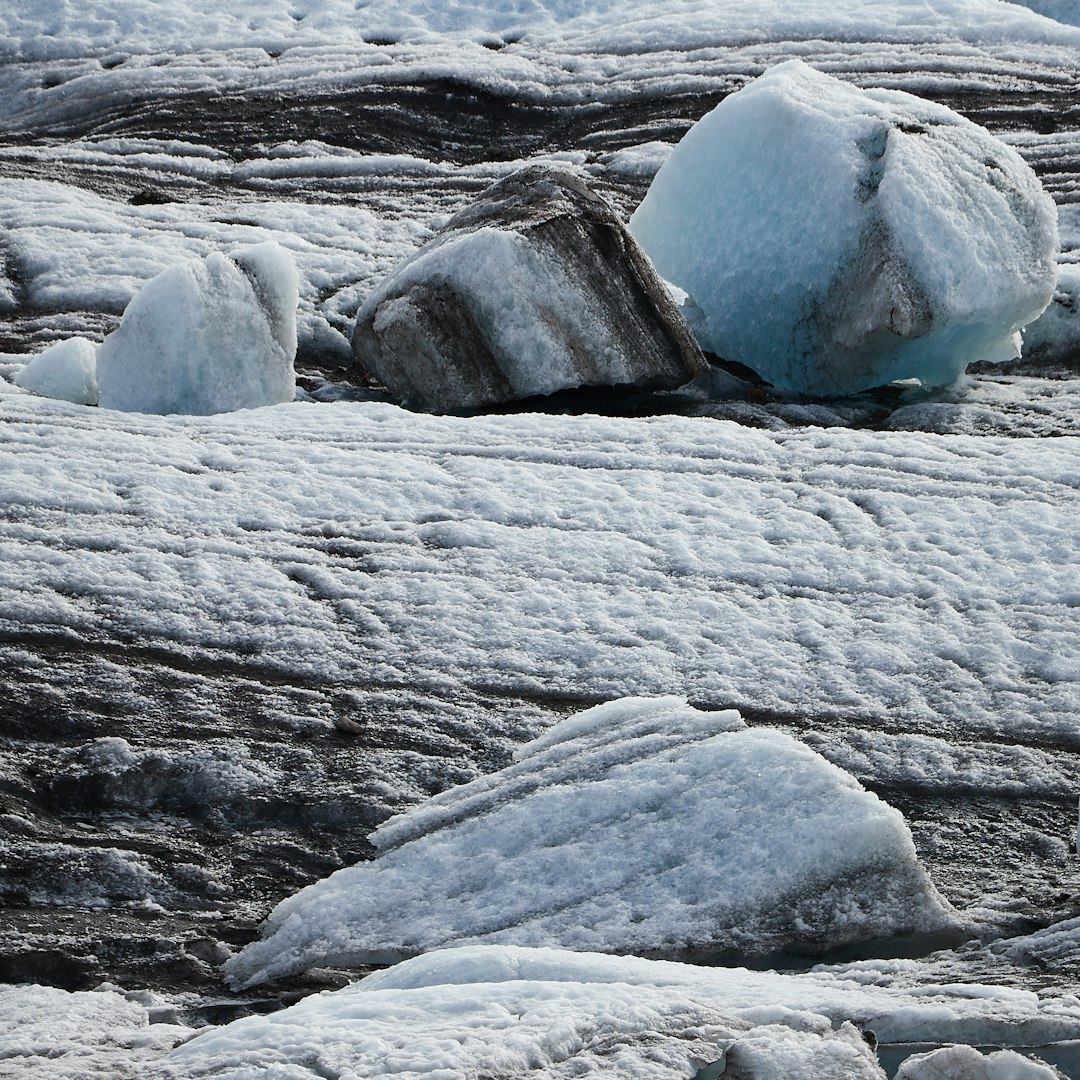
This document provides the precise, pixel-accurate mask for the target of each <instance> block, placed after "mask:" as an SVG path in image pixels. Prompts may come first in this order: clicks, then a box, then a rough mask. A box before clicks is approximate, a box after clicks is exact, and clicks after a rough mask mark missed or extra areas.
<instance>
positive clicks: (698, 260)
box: [630, 60, 1057, 394]
mask: <svg viewBox="0 0 1080 1080" xmlns="http://www.w3.org/2000/svg"><path fill="white" fill-rule="evenodd" d="M630 228H631V231H632V232H633V233H634V235H635V236H636V237H637V239H638V240H639V242H640V243H641V245H642V246H643V247H644V248H645V251H646V252H647V253H648V254H649V255H650V256H651V258H652V259H653V261H654V262H655V264H656V266H657V269H658V270H659V271H660V273H661V274H662V275H663V276H664V277H665V278H667V279H668V280H670V281H672V282H674V284H676V285H677V286H679V287H680V288H682V289H684V290H685V291H686V292H687V294H688V296H689V299H688V301H687V307H688V309H689V311H690V313H691V315H692V316H694V317H692V318H690V322H691V325H692V326H693V327H694V329H695V332H696V333H697V334H698V337H699V341H700V343H701V344H702V346H703V347H704V348H706V349H708V350H711V351H712V352H714V353H717V354H719V355H721V356H723V357H725V358H726V359H728V360H736V361H739V362H741V363H743V364H745V365H747V366H748V367H750V368H752V369H753V370H754V371H756V372H757V373H758V374H759V375H761V376H762V377H763V378H765V379H767V380H768V381H769V382H771V383H773V384H774V385H776V386H779V387H783V388H785V389H790V390H797V391H804V392H807V393H813V394H848V393H853V392H856V391H859V390H862V389H866V388H868V387H873V386H879V385H882V384H884V383H888V382H891V381H893V380H895V379H919V380H920V381H921V382H923V383H924V384H926V385H930V386H942V385H947V384H949V383H951V382H953V381H954V380H955V379H956V378H957V376H959V375H960V374H961V373H962V372H963V370H964V368H965V367H966V365H967V364H968V363H970V362H972V361H976V360H988V361H999V360H1008V359H1012V358H1013V357H1014V356H1016V355H1018V349H1019V338H1018V337H1017V332H1018V331H1019V330H1020V328H1021V327H1023V326H1024V325H1026V324H1027V323H1028V322H1030V321H1032V320H1033V319H1035V318H1036V317H1037V316H1038V315H1039V313H1040V312H1041V311H1042V310H1043V309H1044V308H1045V307H1046V305H1047V304H1048V303H1049V302H1050V299H1051V297H1052V295H1053V292H1054V280H1055V273H1056V266H1055V252H1056V250H1057V222H1056V214H1055V209H1054V204H1053V202H1052V201H1051V200H1050V198H1049V196H1048V195H1047V194H1046V193H1045V192H1044V191H1043V190H1042V187H1041V186H1040V184H1039V181H1038V179H1037V178H1036V177H1035V174H1034V173H1033V172H1032V171H1031V169H1030V168H1029V167H1028V166H1027V165H1026V164H1025V163H1024V161H1023V160H1022V159H1021V158H1020V156H1019V155H1018V154H1017V153H1016V152H1015V151H1014V150H1013V149H1011V148H1010V147H1008V146H1006V145H1004V144H1003V143H1001V142H1000V141H998V140H997V139H995V138H994V137H993V136H991V135H990V134H989V133H988V132H987V131H985V130H984V129H982V128H980V127H978V126H977V125H975V124H973V123H971V122H970V121H968V120H966V119H964V118H963V117H961V116H959V115H957V114H956V113H954V112H952V111H951V110H949V109H947V108H945V107H944V106H941V105H937V104H934V103H932V102H927V101H923V100H921V99H919V98H915V97H913V96H911V95H909V94H905V93H902V92H899V91H890V90H867V91H863V90H859V89H857V88H855V87H852V86H850V85H847V84H845V83H842V82H840V81H839V80H837V79H834V78H831V77H830V76H828V75H824V74H821V73H820V72H817V71H814V70H813V69H812V68H810V67H808V66H807V65H806V64H804V63H802V62H801V61H798V60H792V61H789V62H787V63H784V64H780V65H778V66H777V67H775V68H772V69H771V70H770V71H768V72H767V73H766V74H765V75H763V76H762V77H761V78H759V79H758V80H757V81H756V82H754V83H752V84H750V85H749V86H748V87H746V88H744V89H743V90H740V91H739V92H738V93H736V94H733V95H731V96H730V97H728V98H726V99H725V100H724V101H723V102H721V104H720V105H719V106H717V108H716V109H714V110H713V111H712V112H711V113H709V114H708V115H707V116H706V117H705V118H704V119H702V120H701V121H699V122H698V123H697V124H696V125H695V126H694V127H693V128H691V130H690V131H689V132H688V133H687V134H686V136H685V137H684V138H683V140H682V142H681V143H680V144H679V145H678V147H677V148H676V149H675V152H674V153H673V154H672V155H671V157H670V158H669V160H668V161H667V162H666V164H665V165H664V166H663V167H662V168H661V169H660V171H659V172H658V173H657V175H656V178H655V180H654V181H653V184H652V186H651V187H650V188H649V191H648V193H647V194H646V196H645V199H644V201H643V202H642V203H641V205H640V206H639V207H638V209H637V211H636V212H635V214H634V215H633V217H632V218H631V221H630Z"/></svg>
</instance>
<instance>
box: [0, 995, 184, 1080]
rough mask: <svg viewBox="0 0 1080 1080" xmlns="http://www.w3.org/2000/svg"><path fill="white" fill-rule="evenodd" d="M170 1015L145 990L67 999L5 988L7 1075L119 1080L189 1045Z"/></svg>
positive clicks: (2, 1048)
mask: <svg viewBox="0 0 1080 1080" xmlns="http://www.w3.org/2000/svg"><path fill="white" fill-rule="evenodd" d="M170 1011H171V1010H169V1009H168V1007H167V1006H166V1005H164V1004H163V1003H162V1000H161V999H159V998H156V997H155V996H154V995H153V994H150V993H148V992H146V991H143V992H142V993H129V994H124V993H122V992H117V991H115V990H109V989H105V988H102V989H99V990H95V991H87V992H80V993H74V994H70V993H66V992H65V991H63V990H58V989H56V988H55V987H52V986H4V985H0V1076H2V1077H5V1078H7V1077H13V1078H14V1077H21V1076H26V1077H36V1078H37V1080H88V1078H90V1077H94V1078H101V1080H106V1078H108V1080H113V1078H115V1080H120V1078H121V1077H128V1076H134V1075H136V1074H137V1073H138V1074H139V1075H141V1070H142V1069H145V1068H148V1067H149V1065H150V1063H151V1062H152V1061H154V1060H155V1059H157V1058H160V1057H161V1056H162V1055H163V1054H165V1053H166V1052H167V1051H168V1050H170V1049H171V1048H172V1047H173V1046H175V1045H176V1044H177V1043H178V1042H180V1041H182V1040H183V1039H186V1038H188V1037H189V1036H190V1035H191V1034H193V1032H192V1031H191V1029H190V1028H187V1027H183V1026H181V1025H179V1024H177V1023H172V1022H169V1021H170V1020H171V1019H172V1017H171V1016H169V1013H170Z"/></svg>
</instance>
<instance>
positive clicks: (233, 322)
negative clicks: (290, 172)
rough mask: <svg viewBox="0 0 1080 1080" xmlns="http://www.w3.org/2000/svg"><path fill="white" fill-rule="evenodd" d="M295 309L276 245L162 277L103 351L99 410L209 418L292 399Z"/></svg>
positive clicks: (287, 267)
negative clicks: (204, 415) (185, 414)
mask: <svg viewBox="0 0 1080 1080" xmlns="http://www.w3.org/2000/svg"><path fill="white" fill-rule="evenodd" d="M296 304H297V277H296V267H295V266H294V264H293V261H292V257H291V256H290V255H289V254H288V252H287V251H285V249H284V248H282V247H281V246H280V245H278V244H275V243H273V242H267V243H265V244H261V245H259V246H257V247H253V248H243V249H240V250H238V251H235V252H233V253H232V255H231V256H230V257H226V256H224V255H221V254H218V253H216V252H215V253H213V254H211V255H209V256H207V258H206V259H204V260H203V261H202V262H198V263H185V264H182V265H179V266H174V267H173V268H172V269H170V270H166V271H165V272H164V273H162V274H160V275H159V276H158V277H156V278H155V279H154V280H153V281H151V282H150V283H149V284H147V285H146V286H145V287H144V288H143V289H142V291H141V292H139V293H138V295H137V296H135V298H134V299H133V300H132V301H131V303H130V304H129V305H128V306H127V309H126V310H125V312H124V318H123V320H122V321H121V323H120V326H119V327H117V329H116V330H114V331H113V332H112V333H111V334H110V335H109V336H108V337H107V338H106V339H105V341H104V342H103V343H102V344H101V346H100V347H99V348H98V354H97V374H98V387H99V393H100V401H101V405H102V406H103V407H105V408H110V409H121V410H124V411H126V412H147V413H191V414H199V415H203V414H207V413H218V412H229V411H231V410H233V409H250V408H256V407H257V406H260V405H277V404H280V403H282V402H285V401H291V400H292V398H293V394H294V392H295V376H294V373H293V357H294V355H295V353H296Z"/></svg>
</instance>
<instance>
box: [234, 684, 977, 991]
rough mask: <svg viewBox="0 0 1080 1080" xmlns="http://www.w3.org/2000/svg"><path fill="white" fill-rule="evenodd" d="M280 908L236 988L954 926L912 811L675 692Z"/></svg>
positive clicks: (527, 762)
mask: <svg viewBox="0 0 1080 1080" xmlns="http://www.w3.org/2000/svg"><path fill="white" fill-rule="evenodd" d="M372 839H373V841H374V843H375V845H376V846H377V848H378V849H379V855H378V856H377V858H376V859H375V860H374V861H373V862H370V863H362V864H360V865H357V866H354V867H349V868H346V869H344V870H340V871H338V872H337V873H336V874H333V875H331V876H330V877H329V878H326V879H325V880H323V881H321V882H318V883H316V884H315V885H313V886H310V887H309V888H307V889H304V890H303V891H301V892H300V893H298V894H297V895H295V896H293V897H291V898H289V899H288V900H286V901H284V902H283V903H281V904H279V905H278V907H277V908H276V909H275V910H274V911H273V912H272V913H271V915H270V918H269V919H268V921H267V924H266V926H265V927H264V936H263V939H262V940H261V941H257V942H254V943H252V944H251V945H249V946H248V947H247V948H245V949H244V950H243V951H242V952H241V953H240V954H239V955H238V956H236V957H234V958H233V959H232V960H230V961H229V962H228V964H226V966H225V973H226V976H227V978H228V979H229V980H230V982H231V983H232V984H233V985H234V986H238V987H243V986H250V985H252V984H254V983H258V982H261V981H264V980H266V979H269V978H274V977H276V976H279V975H284V974H289V973H293V972H297V971H301V970H303V969H305V968H308V967H312V966H317V965H325V964H332V965H337V966H348V965H355V964H365V963H385V962H388V961H393V960H398V959H401V958H402V957H407V956H411V955H415V954H417V953H421V952H424V951H427V950H431V949H436V948H439V947H442V946H446V945H450V944H459V945H460V944H467V943H473V942H492V943H506V944H515V945H561V946H564V947H567V948H571V949H577V950H582V951H587V950H594V951H598V952H615V953H637V954H641V955H652V956H664V957H672V958H701V959H709V958H718V957H723V956H727V957H730V956H731V955H732V954H738V955H743V954H753V955H763V954H767V953H769V952H773V951H776V950H779V949H784V948H796V949H801V950H807V951H811V952H820V951H823V950H825V949H828V948H829V947H831V946H835V945H839V944H846V943H851V942H858V941H864V940H867V939H873V938H891V937H897V936H904V935H912V934H916V933H917V934H919V935H926V934H933V933H937V932H946V931H954V930H955V928H956V925H957V923H956V916H955V914H954V913H953V912H952V910H951V909H950V908H949V907H948V905H947V904H946V903H945V901H943V900H942V899H941V897H940V896H939V895H938V893H937V891H936V890H935V889H934V887H933V885H932V884H931V882H930V880H929V878H928V877H927V876H926V874H925V872H924V871H923V869H922V868H921V866H920V865H919V863H918V860H917V858H916V855H915V848H914V845H913V843H912V840H911V836H910V834H909V832H908V829H907V826H906V824H905V822H904V820H903V818H902V817H901V815H900V814H899V813H898V812H897V811H896V810H894V809H892V808H891V807H889V806H887V805H886V804H885V803H883V802H882V801H881V800H879V799H878V798H877V797H876V796H875V795H872V794H870V793H869V792H867V791H865V790H864V789H863V788H862V787H861V786H860V785H859V784H858V783H857V782H856V781H855V780H854V779H853V778H852V777H851V776H849V775H848V774H847V773H845V772H843V770H841V769H839V768H837V767H835V766H834V765H831V764H829V763H828V762H827V761H825V760H824V758H822V757H820V756H818V755H817V754H816V753H814V752H813V751H812V750H810V749H809V748H808V747H806V746H805V745H803V744H802V743H800V742H798V741H797V740H795V739H793V738H792V737H790V736H789V735H786V734H783V733H781V732H778V731H775V730H769V729H763V728H758V729H751V728H748V727H746V725H745V724H744V723H743V721H742V720H741V718H740V717H739V714H738V713H737V712H734V711H730V710H729V711H724V712H703V711H699V710H697V709H694V708H691V707H689V706H688V705H687V704H686V702H685V701H684V700H682V699H679V698H658V699H647V698H628V699H623V700H621V701H615V702H609V703H608V704H606V705H601V706H597V707H595V708H592V709H589V710H587V711H585V712H583V713H579V714H577V715H575V716H571V717H568V718H566V719H565V720H563V721H561V722H560V723H559V724H557V725H556V726H555V727H553V728H551V729H549V730H548V731H547V732H545V733H544V734H543V735H541V736H540V737H538V738H537V739H535V740H533V741H532V742H531V743H528V744H527V745H525V746H524V747H522V748H521V749H520V750H519V751H518V754H517V761H516V762H515V763H514V764H513V765H511V766H509V767H507V768H505V769H503V770H501V771H499V772H496V773H494V774H491V775H489V776H485V777H481V778H479V779H477V780H475V781H473V782H471V783H469V784H465V785H463V786H461V787H458V788H455V789H452V790H450V791H447V792H444V793H443V794H441V795H439V796H436V797H435V798H433V799H430V800H429V801H427V802H426V803H424V804H422V805H421V806H419V807H417V808H416V809H414V810H412V811H410V812H407V813H405V814H403V815H400V816H398V817H396V818H392V819H391V820H390V821H388V822H387V823H385V824H384V825H383V826H382V827H380V828H379V829H378V830H376V832H375V833H374V835H373V837H372Z"/></svg>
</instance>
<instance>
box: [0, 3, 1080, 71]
mask: <svg viewBox="0 0 1080 1080" xmlns="http://www.w3.org/2000/svg"><path fill="white" fill-rule="evenodd" d="M1036 3H1041V4H1043V5H1047V4H1050V5H1052V4H1055V3H1056V4H1057V5H1058V6H1059V7H1062V8H1064V6H1065V3H1064V0H1033V2H1032V3H1031V4H1029V7H1034V6H1036ZM1051 13H1053V12H1051ZM1071 30H1072V28H1071V27H1066V26H1063V25H1061V24H1057V23H1055V22H1053V21H1051V20H1049V19H1046V18H1041V17H1039V16H1037V15H1035V14H1033V13H1032V12H1031V11H1029V10H1028V9H1027V8H1026V7H1023V6H1021V5H1019V4H1011V3H1004V2H1002V0H932V2H931V3H926V2H922V0H889V2H884V0H873V2H867V0H810V2H803V3H799V4H792V3H779V2H773V3H760V2H754V0H725V2H723V3H707V2H705V0H674V2H669V3H665V4H659V3H637V2H634V0H593V2H591V3H589V4H588V5H583V4H581V3H580V2H579V0H534V2H531V3H529V4H527V5H523V4H521V3H519V2H517V0H464V2H460V3H455V4H452V5H446V4H441V3H439V2H438V0H366V2H364V3H363V4H361V5H359V6H357V5H356V4H355V3H353V2H352V0H290V2H286V0H270V2H267V3H263V4H260V6H259V10H258V11H257V12H254V13H253V12H252V11H251V9H250V5H247V4H244V3H242V2H240V0H229V2H224V3H219V2H214V0H195V2H193V3H183V2H181V0H169V2H166V3H154V2H152V0H95V2H94V3H88V4H82V5H64V6H63V7H62V8H58V7H57V6H56V5H55V4H51V3H49V2H48V0H29V2H24V3H21V4H19V5H17V6H15V7H13V8H10V9H8V10H7V11H6V12H5V13H4V14H3V16H2V17H0V31H2V34H3V36H2V38H0V40H2V41H3V42H4V47H5V49H6V50H7V51H8V52H9V53H10V54H12V55H17V56H20V57H21V58H24V59H38V58H55V57H63V56H73V55H75V56H85V55H94V54H100V53H105V52H110V51H114V50H118V49H120V50H123V51H124V52H125V53H128V54H135V55H138V54H140V53H146V52H150V51H153V50H155V49H163V50H170V51H181V50H196V49H200V48H203V49H205V48H230V47H232V48H236V47H245V46H246V47H252V48H273V49H275V50H280V49H282V48H287V47H289V46H298V45H309V44H312V43H317V42H321V41H328V40H331V41H332V40H340V39H342V38H353V39H356V40H363V39H364V38H365V37H367V38H372V39H379V40H391V41H392V40H412V41H419V42H431V41H432V40H433V39H438V38H440V37H464V38H466V39H469V40H480V41H494V40H511V41H512V40H515V39H517V38H520V37H522V36H523V35H525V36H526V37H527V38H528V39H530V40H539V41H541V42H543V43H545V44H550V43H551V42H552V41H553V40H554V41H558V42H560V43H567V42H570V43H575V44H576V43H578V42H582V43H588V44H590V45H595V43H596V41H597V40H602V41H604V42H605V44H606V45H607V46H608V47H609V48H611V49H612V50H613V51H628V50H629V49H635V50H638V51H645V50H648V49H650V48H656V47H657V46H658V45H662V46H663V47H681V48H687V47H693V46H700V44H701V43H702V42H703V41H707V40H709V39H710V38H723V39H725V40H731V39H735V40H739V39H743V40H754V39H759V38H761V37H772V38H776V37H787V38H790V39H794V40H798V39H800V38H814V37H829V38H836V39H839V40H844V39H859V38H862V39H866V38H867V37H881V38H883V39H884V40H889V39H890V38H894V39H899V40H905V41H910V40H916V41H918V40H934V39H941V38H944V39H946V40H947V39H949V38H954V37H959V38H961V39H963V38H974V39H975V40H982V41H993V40H1002V39H1004V40H1014V39H1026V40H1030V41H1047V42H1059V41H1065V42H1075V41H1076V40H1077V37H1076V34H1075V33H1073V32H1071Z"/></svg>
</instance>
